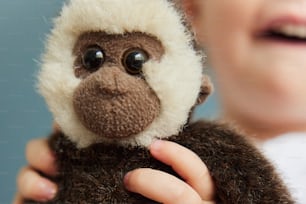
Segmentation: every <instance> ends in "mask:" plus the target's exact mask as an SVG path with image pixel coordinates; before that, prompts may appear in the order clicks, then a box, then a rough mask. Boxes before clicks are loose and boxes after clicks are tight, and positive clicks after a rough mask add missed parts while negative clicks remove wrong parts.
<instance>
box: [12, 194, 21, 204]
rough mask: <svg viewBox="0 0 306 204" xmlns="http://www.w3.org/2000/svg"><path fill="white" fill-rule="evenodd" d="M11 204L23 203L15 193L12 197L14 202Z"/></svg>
mask: <svg viewBox="0 0 306 204" xmlns="http://www.w3.org/2000/svg"><path fill="white" fill-rule="evenodd" d="M12 203H13V204H22V203H23V199H22V197H21V195H20V194H19V193H17V194H16V195H15V197H14V200H13V202H12Z"/></svg>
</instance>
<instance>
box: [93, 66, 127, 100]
mask: <svg viewBox="0 0 306 204" xmlns="http://www.w3.org/2000/svg"><path fill="white" fill-rule="evenodd" d="M95 83H96V86H97V88H98V89H99V92H100V93H101V94H103V95H109V96H118V95H123V94H125V93H126V92H127V90H128V87H127V86H126V85H127V84H128V82H127V79H126V77H125V73H124V72H123V71H121V70H120V69H119V68H117V67H105V68H103V69H101V70H99V73H97V74H96V76H95Z"/></svg>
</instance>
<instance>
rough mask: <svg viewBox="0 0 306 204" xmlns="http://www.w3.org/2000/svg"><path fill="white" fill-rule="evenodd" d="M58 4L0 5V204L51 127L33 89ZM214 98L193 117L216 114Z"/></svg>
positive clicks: (41, 0)
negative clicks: (28, 152)
mask: <svg viewBox="0 0 306 204" xmlns="http://www.w3.org/2000/svg"><path fill="white" fill-rule="evenodd" d="M62 3H63V1H62V0H1V1H0V189H1V190H0V204H8V203H11V200H12V197H13V195H14V193H15V191H16V184H15V179H16V174H17V172H18V170H19V169H20V167H21V166H23V165H25V163H26V161H25V155H24V149H25V145H26V143H27V141H29V140H30V139H31V138H35V137H40V136H45V135H47V134H48V132H49V131H50V124H51V123H52V118H51V115H50V114H49V112H48V110H47V108H46V106H45V103H44V101H43V99H42V98H41V97H40V96H39V95H38V94H37V93H36V91H35V73H36V72H37V70H38V67H39V64H38V61H39V59H40V54H41V53H42V51H43V41H44V39H45V36H46V34H47V33H48V31H49V30H50V28H51V25H52V23H51V22H52V21H51V19H52V18H53V17H54V16H56V15H57V14H58V12H59V10H60V7H61V5H62ZM215 110H216V103H215V99H214V97H212V98H211V99H210V100H209V101H208V103H206V105H205V106H204V107H201V108H200V109H198V111H197V113H196V117H201V116H206V117H213V116H214V115H215Z"/></svg>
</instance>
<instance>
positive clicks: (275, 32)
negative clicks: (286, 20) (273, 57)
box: [259, 24, 306, 44]
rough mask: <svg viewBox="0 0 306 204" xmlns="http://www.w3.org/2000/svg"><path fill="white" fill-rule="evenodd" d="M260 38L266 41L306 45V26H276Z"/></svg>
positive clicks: (261, 34) (263, 33)
mask: <svg viewBox="0 0 306 204" xmlns="http://www.w3.org/2000/svg"><path fill="white" fill-rule="evenodd" d="M259 37H260V38H263V39H265V40H274V41H282V42H289V43H305V44H306V26H305V25H294V24H284V25H276V26H272V27H270V28H268V29H266V30H265V31H263V32H261V33H260V35H259Z"/></svg>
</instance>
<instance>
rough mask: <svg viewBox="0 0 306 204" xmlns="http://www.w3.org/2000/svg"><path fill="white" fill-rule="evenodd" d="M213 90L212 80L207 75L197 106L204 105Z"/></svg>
mask: <svg viewBox="0 0 306 204" xmlns="http://www.w3.org/2000/svg"><path fill="white" fill-rule="evenodd" d="M213 90H214V87H213V84H212V82H211V80H210V78H209V77H208V76H207V75H203V77H202V84H201V90H200V93H199V96H198V99H197V103H196V105H200V104H201V103H203V102H204V101H205V100H206V98H207V96H208V95H209V94H210V93H212V92H213Z"/></svg>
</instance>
